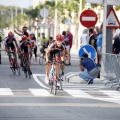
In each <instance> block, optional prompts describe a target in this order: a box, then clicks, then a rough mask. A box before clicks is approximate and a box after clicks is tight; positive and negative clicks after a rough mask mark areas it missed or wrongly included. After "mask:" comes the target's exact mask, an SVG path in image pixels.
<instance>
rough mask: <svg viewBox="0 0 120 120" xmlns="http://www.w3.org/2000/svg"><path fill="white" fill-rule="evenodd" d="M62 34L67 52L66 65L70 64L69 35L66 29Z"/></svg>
mask: <svg viewBox="0 0 120 120" xmlns="http://www.w3.org/2000/svg"><path fill="white" fill-rule="evenodd" d="M62 35H63V36H64V43H65V46H66V50H67V53H68V64H66V65H71V63H70V36H69V34H67V32H66V31H63V32H62ZM65 63H66V62H65Z"/></svg>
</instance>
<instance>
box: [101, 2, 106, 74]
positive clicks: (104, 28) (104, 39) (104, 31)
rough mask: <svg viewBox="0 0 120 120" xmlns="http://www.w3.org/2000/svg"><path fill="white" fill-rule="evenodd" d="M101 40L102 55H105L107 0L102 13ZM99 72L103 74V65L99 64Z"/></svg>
mask: <svg viewBox="0 0 120 120" xmlns="http://www.w3.org/2000/svg"><path fill="white" fill-rule="evenodd" d="M103 15H104V16H103V21H104V22H103V32H102V33H103V40H102V53H106V15H107V0H104V13H103ZM101 63H102V65H101V72H104V65H103V62H101Z"/></svg>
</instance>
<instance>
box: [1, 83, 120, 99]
mask: <svg viewBox="0 0 120 120" xmlns="http://www.w3.org/2000/svg"><path fill="white" fill-rule="evenodd" d="M62 87H63V90H58V91H57V95H56V96H59V97H68V96H69V97H74V98H87V99H99V98H100V99H105V98H106V99H108V98H109V99H115V100H120V92H119V91H116V90H108V89H106V88H107V87H106V86H104V85H94V84H93V85H87V84H84V85H80V84H72V83H66V82H63V85H62ZM2 96H26V97H27V96H33V97H56V96H55V95H53V94H50V92H49V89H48V87H46V88H28V89H25V90H19V89H11V88H0V97H2Z"/></svg>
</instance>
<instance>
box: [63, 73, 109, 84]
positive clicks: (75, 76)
mask: <svg viewBox="0 0 120 120" xmlns="http://www.w3.org/2000/svg"><path fill="white" fill-rule="evenodd" d="M105 76H106V75H105V73H100V79H99V78H95V79H94V81H93V83H94V84H105V83H107V82H108V81H109V80H108V79H107V78H105ZM64 80H65V81H66V82H70V83H80V84H86V81H85V80H83V79H82V78H80V77H79V72H69V73H67V74H65V75H64Z"/></svg>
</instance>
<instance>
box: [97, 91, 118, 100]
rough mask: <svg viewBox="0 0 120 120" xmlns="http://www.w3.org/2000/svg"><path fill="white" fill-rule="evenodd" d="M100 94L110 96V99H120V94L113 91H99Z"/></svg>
mask: <svg viewBox="0 0 120 120" xmlns="http://www.w3.org/2000/svg"><path fill="white" fill-rule="evenodd" d="M99 91H100V92H102V93H104V94H106V95H109V96H110V97H113V98H116V99H120V92H118V91H111V90H99Z"/></svg>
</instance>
